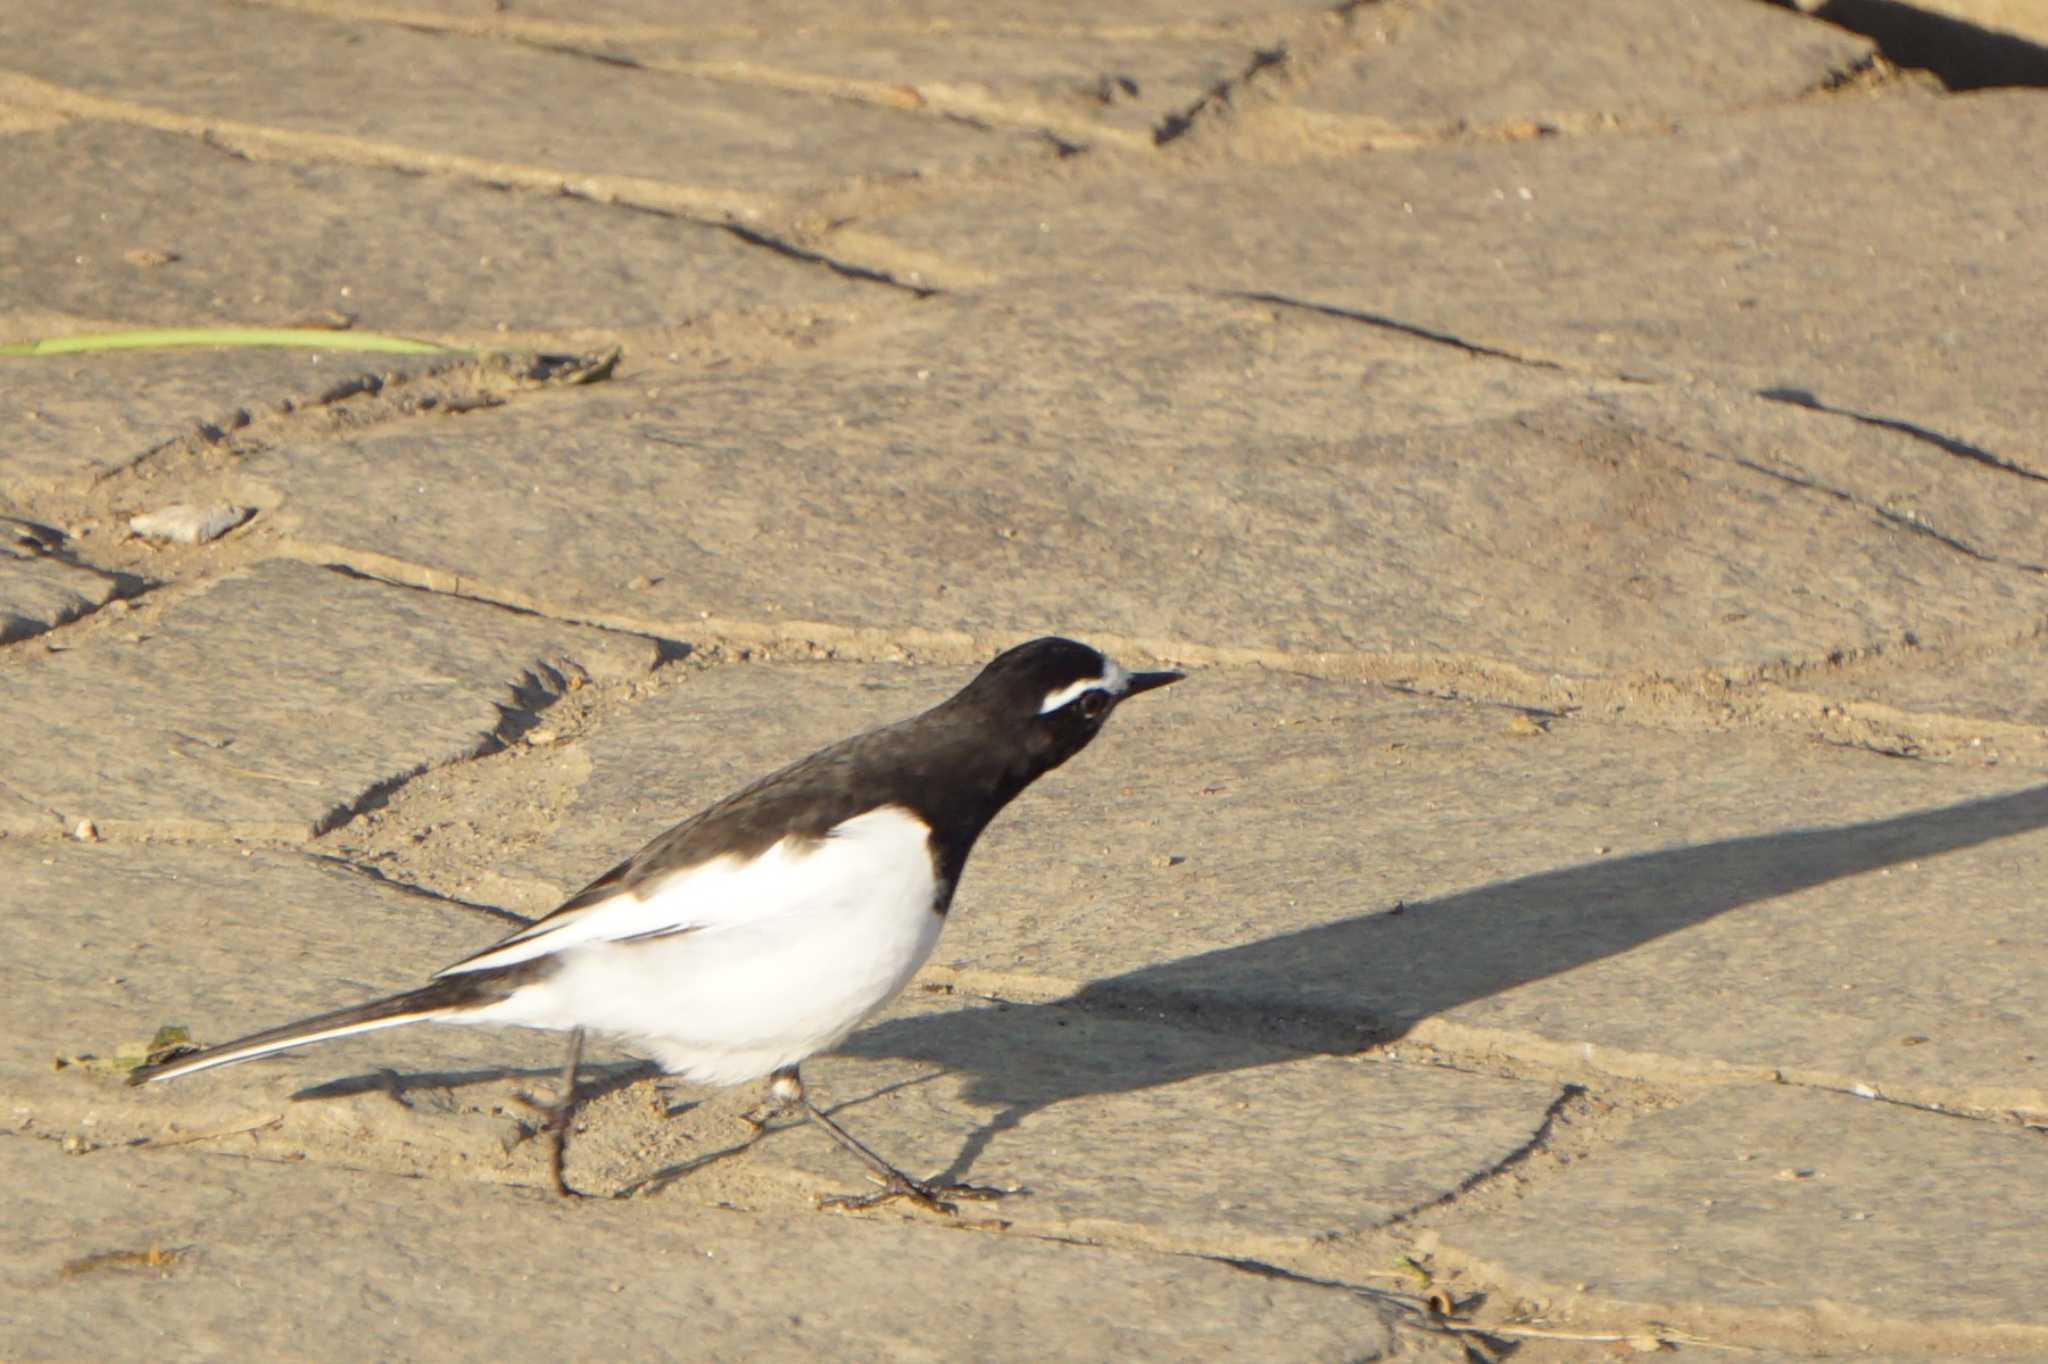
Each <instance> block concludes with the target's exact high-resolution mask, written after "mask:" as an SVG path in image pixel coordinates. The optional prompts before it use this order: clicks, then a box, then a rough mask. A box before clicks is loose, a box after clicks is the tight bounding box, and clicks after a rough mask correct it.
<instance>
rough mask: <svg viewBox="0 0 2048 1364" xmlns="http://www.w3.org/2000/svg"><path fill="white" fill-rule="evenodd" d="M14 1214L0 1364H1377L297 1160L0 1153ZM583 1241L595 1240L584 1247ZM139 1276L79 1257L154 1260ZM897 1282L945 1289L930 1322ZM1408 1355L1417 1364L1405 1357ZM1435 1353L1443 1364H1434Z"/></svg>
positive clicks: (1006, 1286) (801, 1229) (1327, 1342)
mask: <svg viewBox="0 0 2048 1364" xmlns="http://www.w3.org/2000/svg"><path fill="white" fill-rule="evenodd" d="M0 1168H4V1171H5V1178H6V1182H7V1185H8V1187H9V1189H10V1190H12V1193H11V1194H10V1197H11V1199H12V1201H13V1203H14V1206H15V1207H16V1209H17V1210H18V1212H19V1214H20V1216H19V1220H18V1231H17V1234H16V1235H14V1236H11V1237H9V1238H8V1242H7V1245H6V1247H5V1249H4V1250H0V1351H4V1352H5V1353H6V1354H8V1355H9V1356H12V1357H15V1358H40V1357H46V1356H52V1355H55V1356H68V1357H77V1356H88V1357H92V1358H98V1359H136V1358H144V1357H149V1356H152V1355H157V1354H162V1353H165V1352H166V1351H169V1352H171V1353H202V1354H204V1353H216V1352H218V1353H226V1354H246V1353H255V1354H262V1355H269V1356H275V1357H285V1356H289V1357H292V1358H298V1359H317V1360H327V1359H361V1358H364V1357H367V1356H377V1357H393V1358H397V1357H409V1356H415V1355H418V1354H419V1353H421V1352H422V1351H423V1350H425V1351H429V1352H431V1351H433V1350H438V1349H446V1348H451V1342H460V1344H459V1345H455V1346H453V1347H452V1348H455V1349H456V1350H457V1352H458V1353H462V1354H466V1355H467V1354H473V1355H475V1356H476V1357H486V1356H488V1357H493V1358H506V1359H539V1358H544V1357H559V1358H570V1357H574V1358H592V1357H600V1356H604V1357H617V1358H629V1357H636V1356H644V1355H646V1354H647V1353H648V1352H649V1351H650V1350H651V1351H653V1352H654V1353H656V1354H661V1353H666V1352H667V1351H668V1350H669V1348H670V1346H671V1345H672V1344H673V1342H675V1341H677V1340H684V1339H686V1340H687V1341H688V1345H687V1347H686V1352H687V1353H688V1354H690V1355H691V1356H692V1357H694V1358H701V1359H742V1358H744V1359H764V1360H792V1361H795V1360H815V1359H821V1358H822V1359H847V1360H883V1359H939V1358H966V1357H972V1358H976V1359H997V1360H1011V1359H1014V1360H1031V1359H1044V1358H1047V1357H1049V1356H1050V1357H1058V1358H1067V1359H1133V1360H1171V1359H1199V1358H1217V1357H1220V1356H1222V1355H1226V1354H1230V1353H1232V1352H1233V1351H1235V1350H1236V1349H1237V1348H1238V1347H1240V1346H1241V1345H1242V1344H1243V1343H1244V1342H1245V1341H1248V1340H1259V1341H1270V1340H1284V1341H1286V1342H1287V1355H1288V1357H1289V1358H1290V1359H1299V1360H1330V1361H1354V1360H1363V1359H1376V1358H1380V1357H1382V1356H1383V1355H1385V1354H1388V1353H1391V1352H1392V1350H1393V1345H1394V1342H1393V1340H1392V1337H1391V1335H1390V1333H1389V1331H1388V1329H1387V1327H1386V1325H1385V1324H1384V1322H1382V1321H1381V1319H1380V1318H1379V1317H1378V1316H1377V1315H1375V1313H1374V1311H1373V1309H1372V1308H1371V1307H1370V1306H1369V1305H1368V1304H1366V1303H1365V1302H1363V1301H1361V1300H1360V1299H1359V1298H1357V1297H1356V1296H1354V1295H1351V1294H1348V1293H1345V1292H1342V1291H1341V1290H1335V1291H1333V1290H1330V1289H1323V1288H1316V1287H1312V1286H1309V1285H1306V1284H1299V1283H1287V1282H1283V1281H1280V1280H1276V1279H1271V1278H1262V1277H1259V1276H1257V1275H1253V1274H1248V1273H1245V1272H1243V1271H1240V1270H1236V1269H1233V1268H1230V1267H1228V1266H1225V1265H1222V1264H1217V1263H1213V1262H1204V1261H1200V1260H1193V1259H1188V1258H1184V1257H1171V1256H1160V1255H1147V1254H1142V1253H1133V1252H1130V1251H1118V1250H1104V1249H1095V1248H1089V1247H1082V1246H1070V1245H1058V1244H1053V1243H1049V1242H1038V1241H1026V1240H1012V1239H1008V1238H1002V1237H992V1236H962V1235H959V1234H957V1233H955V1232H952V1231H949V1230H947V1229H945V1228H942V1227H930V1226H917V1225H908V1224H903V1223H895V1224H885V1223H880V1222H873V1221H864V1220H857V1219H848V1218H831V1217H822V1216H819V1215H817V1214H812V1213H798V1214H795V1215H769V1216H766V1217H764V1216H763V1215H761V1214H758V1213H751V1214H735V1213H732V1212H728V1211H721V1210H717V1209H711V1208H698V1209H692V1210H691V1216H690V1217H689V1218H688V1219H686V1220H685V1221H683V1222H682V1223H681V1224H680V1225H679V1224H678V1221H677V1218H676V1216H675V1213H676V1209H675V1208H674V1207H672V1206H668V1205H665V1204H662V1203H658V1202H657V1203H651V1204H650V1203H644V1202H643V1203H584V1204H579V1205H576V1206H566V1205H562V1204H560V1203H558V1202H554V1201H542V1200H541V1199H540V1198H539V1197H537V1196H533V1195H522V1194H517V1193H512V1192H510V1191H506V1190H491V1189H480V1188H476V1187H473V1186H466V1185H460V1184H453V1185H451V1184H444V1183H439V1182H431V1181H430V1182H422V1181H419V1180H413V1179H395V1178H392V1177H391V1176H388V1175H378V1174H371V1173H366V1172H362V1171H355V1170H346V1169H321V1168H314V1167H309V1166H303V1165H282V1166H280V1165H268V1164H265V1163H263V1162H259V1161H244V1160H227V1159H222V1158H220V1157H212V1156H195V1155H191V1154H187V1153H184V1152H179V1151H162V1152H134V1151H102V1152H96V1153H94V1154H91V1155H87V1156H68V1155H65V1154H63V1153H62V1151H61V1150H60V1149H59V1147H58V1144H57V1143H56V1142H54V1141H38V1140H35V1139H34V1138H33V1137H32V1136H9V1137H0ZM594 1244H601V1245H603V1246H604V1248H605V1249H604V1252H603V1253H602V1254H593V1253H592V1252H591V1247H592V1246H593V1245H594ZM152 1246H154V1247H157V1248H158V1249H159V1250H160V1251H162V1252H165V1253H167V1254H168V1255H169V1256H170V1257H171V1263H170V1264H168V1265H166V1266H161V1267H158V1268H152V1267H149V1266H147V1265H143V1266H140V1267H138V1266H135V1265H133V1264H132V1263H127V1264H124V1263H122V1262H121V1261H119V1260H105V1259H102V1260H100V1261H98V1262H94V1261H93V1259H92V1257H94V1256H102V1257H104V1256H108V1255H118V1254H119V1253H121V1252H143V1253H146V1252H147V1251H148V1250H149V1249H150V1248H151V1247H152ZM906 1285H922V1286H924V1288H932V1287H934V1286H937V1285H943V1287H944V1292H943V1297H944V1299H945V1300H946V1301H947V1302H949V1303H960V1304H966V1305H967V1306H966V1307H964V1308H962V1309H961V1310H935V1309H934V1308H933V1307H932V1306H931V1304H930V1303H928V1302H926V1301H925V1300H924V1298H923V1297H922V1296H921V1295H920V1294H919V1293H917V1292H913V1293H912V1294H910V1295H908V1296H906V1291H905V1289H906ZM1403 1357H1404V1358H1408V1357H1413V1356H1412V1355H1409V1354H1406V1353H1404V1355H1403ZM1441 1357H1444V1358H1455V1357H1456V1356H1455V1355H1451V1354H1448V1353H1446V1354H1444V1355H1443V1356H1441Z"/></svg>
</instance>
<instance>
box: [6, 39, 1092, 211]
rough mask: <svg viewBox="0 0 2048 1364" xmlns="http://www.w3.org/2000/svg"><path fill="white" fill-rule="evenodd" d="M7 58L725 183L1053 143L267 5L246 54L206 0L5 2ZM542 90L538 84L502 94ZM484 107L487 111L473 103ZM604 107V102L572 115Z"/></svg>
mask: <svg viewBox="0 0 2048 1364" xmlns="http://www.w3.org/2000/svg"><path fill="white" fill-rule="evenodd" d="M11 17H12V21H13V22H12V32H13V34H14V36H15V37H16V39H17V40H18V41H17V44H16V48H15V52H16V59H15V60H14V62H13V63H12V65H13V67H14V68H15V69H16V70H18V71H21V72H25V73H27V74H29V75H32V76H35V77H37V78H39V79H42V80H46V81H52V82H56V83H58V84H60V85H65V86H69V87H72V88H75V89H80V90H84V91H87V92H90V93H93V94H105V95H113V96H118V97H120V98H122V99H126V100H134V101H139V102H142V103H146V104H151V105H155V106H159V107H162V108H165V109H170V110H174V111H176V112H178V113H183V114H193V115H203V116H207V117H215V118H222V119H232V120H236V121H238V122H242V123H257V124H265V125H270V126H273V127H279V128H286V129H294V130H299V131H306V132H332V131H334V130H335V111H336V110H339V109H346V110H347V111H348V114H347V119H346V123H347V130H348V131H349V132H350V133H352V134H354V135H355V136H357V137H359V138H361V139H363V140H364V141H365V143H374V142H381V143H397V144H401V145H405V146H410V147H415V148H425V149H431V150H432V151H434V152H437V153H454V154H457V155H462V156H470V157H479V158H485V159H488V160H492V161H501V162H507V163H512V164H523V165H536V164H537V165H547V166H558V167H562V168H565V169H571V170H574V171H577V172H580V173H582V174H586V175H587V174H593V173H595V174H606V173H609V174H620V175H635V176H645V177H652V178H659V179H663V180H669V181H690V182H695V183H697V184H699V185H705V186H711V187H727V188H731V189H733V190H735V191H739V192H741V193H743V194H744V195H745V196H748V197H753V196H758V195H761V194H763V193H765V192H777V191H780V192H790V191H800V190H808V189H817V188H821V187H824V186H827V185H830V184H833V183H836V182H838V181H840V180H843V179H846V178H850V177H853V176H889V175H918V174H929V173H931V172H932V171H934V170H938V169H941V168H947V167H958V166H964V165H969V164H972V163H973V162H975V161H977V160H980V159H983V158H986V157H991V156H1017V155H1023V154H1027V153H1028V154H1031V155H1034V156H1050V155H1051V154H1052V148H1051V147H1050V146H1049V145H1048V144H1046V143H1045V142H1043V140H1034V139H1032V138H1030V137H1029V136H1028V135H1027V134H1024V133H1021V132H1019V133H1005V132H999V131H990V130H987V129H978V128H974V127H971V126H969V125H967V124H965V123H962V122H958V121H955V120H947V119H934V118H924V117H920V116H918V115H916V114H913V113H908V112H901V111H898V110H894V109H885V108H876V107H871V106H864V105H860V104H854V103H848V102H845V101H841V100H834V99H829V98H825V97H822V96H818V95H810V94H803V93H794V92H789V91H783V90H773V89H763V88H759V87H753V86H748V85H744V84H733V83H729V82H720V81H708V80H702V79H692V78H690V77H686V76H681V75H676V74H671V73H666V72H661V71H652V70H642V71H632V70H623V69H621V68H620V67H619V66H617V65H615V64H612V63H607V62H601V61H593V60H590V59H589V58H588V57H587V56H583V55H579V54H577V53H573V52H563V51H554V50H549V49H548V48H545V47H542V46H538V45H533V44H524V43H475V42H450V41H448V40H447V39H445V38H443V37H441V36H438V35H435V34H431V33H418V32H414V31H412V30H410V29H405V28H398V27H387V26H383V25H374V24H352V23H346V22H339V21H335V20H331V19H326V18H321V17H317V16H313V15H308V14H285V13H278V12H272V11H265V10H263V9H260V8H254V9H250V10H246V11H244V12H242V13H241V14H239V15H238V16H237V17H236V24H235V29H236V34H237V39H238V45H241V46H246V47H248V48H250V49H253V50H259V51H261V52H262V53H263V54H264V59H263V61H262V62H260V63H256V62H247V61H242V60H238V59H237V57H236V55H235V51H234V49H232V48H230V47H226V46H222V45H220V44H218V43H215V42H213V41H212V39H213V38H214V36H215V30H216V26H217V24H218V22H219V21H218V16H217V15H216V14H215V12H214V11H213V10H212V9H211V8H210V7H208V6H207V5H205V4H203V3H197V2H196V0H177V2H175V3H147V2H146V0H136V2H135V3H125V4H119V5H109V6H107V7H104V8H101V9H97V10H95V11H93V13H92V14H90V15H80V14H78V13H77V12H76V11H73V10H68V9H66V8H65V7H64V6H63V5H62V4H58V3H49V0H21V3H20V4H18V5H16V6H15V7H14V9H13V13H12V16H11ZM507 91H522V92H531V91H545V92H546V98H545V99H516V100H513V99H505V98H502V96H503V94H504V93H505V92H507ZM480 107H488V108H490V109H491V110H492V116H491V117H489V118H482V119H480V118H477V117H476V116H475V115H476V110H477V109H478V108H480ZM593 108H602V109H604V110H605V117H603V118H602V119H594V118H590V117H587V116H586V117H582V118H572V117H568V116H566V111H568V110H574V109H581V110H585V111H588V110H590V109H593Z"/></svg>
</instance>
